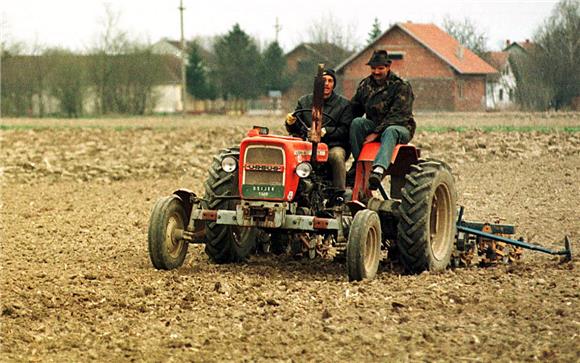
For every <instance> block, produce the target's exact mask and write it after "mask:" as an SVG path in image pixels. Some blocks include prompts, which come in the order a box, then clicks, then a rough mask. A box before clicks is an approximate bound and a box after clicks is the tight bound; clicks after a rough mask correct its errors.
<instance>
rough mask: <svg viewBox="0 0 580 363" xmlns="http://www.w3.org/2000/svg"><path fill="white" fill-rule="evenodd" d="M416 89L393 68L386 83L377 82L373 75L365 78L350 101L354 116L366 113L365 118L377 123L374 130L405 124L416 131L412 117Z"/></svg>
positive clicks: (410, 129)
mask: <svg viewBox="0 0 580 363" xmlns="http://www.w3.org/2000/svg"><path fill="white" fill-rule="evenodd" d="M414 99H415V96H414V95H413V90H412V89H411V85H410V84H409V83H408V82H407V81H404V80H403V79H401V78H399V77H398V76H397V75H396V74H394V73H393V72H392V71H390V72H389V74H388V75H387V78H386V79H385V81H383V82H377V81H376V80H375V79H374V78H373V76H372V75H370V76H368V77H366V78H364V79H363V80H362V81H361V82H360V83H359V85H358V88H357V90H356V94H355V95H354V96H353V98H352V100H351V104H352V112H353V116H354V117H360V116H362V115H363V114H366V118H367V119H369V120H372V121H374V122H375V124H376V128H375V130H374V132H376V133H378V134H381V133H382V132H383V131H384V130H385V129H386V128H387V127H388V126H391V125H401V126H405V127H406V128H407V129H408V130H409V132H410V133H411V138H413V135H414V133H415V127H416V125H415V120H414V119H413V100H414Z"/></svg>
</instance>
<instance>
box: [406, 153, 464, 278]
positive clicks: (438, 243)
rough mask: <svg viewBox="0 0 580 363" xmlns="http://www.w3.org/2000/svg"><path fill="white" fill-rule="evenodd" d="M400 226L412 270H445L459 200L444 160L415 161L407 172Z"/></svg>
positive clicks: (407, 260) (408, 262) (451, 247)
mask: <svg viewBox="0 0 580 363" xmlns="http://www.w3.org/2000/svg"><path fill="white" fill-rule="evenodd" d="M401 192H402V201H401V205H400V207H399V212H400V219H399V223H398V227H397V235H398V247H399V251H400V252H401V259H402V262H403V264H404V265H405V267H406V268H407V270H408V271H410V272H413V273H419V272H422V271H425V270H429V271H442V270H444V269H446V268H447V266H448V265H449V262H450V260H451V254H452V252H453V247H454V245H455V230H456V226H455V224H456V216H455V213H456V206H455V204H456V200H457V194H456V191H455V183H454V180H453V175H452V174H451V169H450V168H449V166H448V165H447V164H445V163H444V162H442V161H437V160H428V161H422V162H419V164H417V165H413V166H412V169H411V172H410V173H409V174H408V175H407V176H406V182H405V186H404V187H403V189H402V191H401Z"/></svg>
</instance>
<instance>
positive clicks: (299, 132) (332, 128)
mask: <svg viewBox="0 0 580 363" xmlns="http://www.w3.org/2000/svg"><path fill="white" fill-rule="evenodd" d="M300 109H308V110H310V109H312V94H308V95H304V96H302V97H300V99H299V100H298V104H297V105H296V110H300ZM322 111H323V112H324V113H326V114H328V115H330V116H331V117H332V118H333V119H334V120H335V121H336V124H334V123H332V122H331V123H330V124H328V125H325V126H324V127H325V128H326V135H324V136H323V137H322V142H324V143H325V144H327V145H328V147H334V146H341V147H343V148H344V149H345V150H347V153H348V152H349V150H350V143H349V138H348V131H349V129H350V123H351V122H352V119H353V117H352V108H351V106H350V102H348V100H347V99H346V98H344V97H342V96H341V95H339V94H337V93H335V92H332V94H331V95H330V97H328V99H326V100H324V105H323V107H322ZM297 116H298V117H300V118H301V119H302V120H303V121H304V123H305V124H306V125H307V126H308V127H310V126H311V125H312V112H310V111H304V112H300V113H299V114H298V115H297ZM328 122H329V120H328V118H327V117H324V116H323V117H322V123H323V124H326V123H328ZM286 130H288V132H289V133H290V134H291V135H293V136H298V137H301V138H304V139H305V138H306V137H307V135H306V130H304V127H303V126H302V124H301V123H300V122H299V121H296V122H295V123H294V124H292V125H286Z"/></svg>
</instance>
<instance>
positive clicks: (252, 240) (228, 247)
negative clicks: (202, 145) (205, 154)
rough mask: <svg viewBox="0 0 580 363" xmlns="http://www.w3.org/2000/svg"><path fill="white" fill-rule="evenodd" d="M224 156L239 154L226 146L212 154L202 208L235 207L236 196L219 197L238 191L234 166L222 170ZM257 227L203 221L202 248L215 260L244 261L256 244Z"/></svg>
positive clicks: (229, 208) (231, 208)
mask: <svg viewBox="0 0 580 363" xmlns="http://www.w3.org/2000/svg"><path fill="white" fill-rule="evenodd" d="M226 156H234V157H236V158H239V150H237V149H227V150H225V151H223V152H221V153H220V154H219V155H217V156H214V158H213V161H212V163H211V165H210V168H209V170H208V178H207V180H206V181H205V184H204V186H205V196H204V200H205V203H204V208H207V209H212V210H218V209H222V210H224V209H225V210H235V209H236V204H237V202H238V200H236V199H227V198H220V197H224V196H235V195H237V194H238V172H239V171H238V170H236V171H234V172H233V173H227V172H225V171H224V170H223V169H222V167H221V162H222V159H223V158H224V157H226ZM256 234H257V229H256V228H251V227H238V226H229V225H223V224H217V223H215V222H213V221H212V222H206V225H205V237H206V243H205V252H206V254H207V255H208V256H209V258H210V259H211V260H212V261H214V262H216V263H231V262H241V261H244V260H245V259H246V258H247V257H248V256H249V255H250V253H251V252H252V250H253V249H254V248H255V246H256Z"/></svg>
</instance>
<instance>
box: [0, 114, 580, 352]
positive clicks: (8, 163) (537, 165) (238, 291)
mask: <svg viewBox="0 0 580 363" xmlns="http://www.w3.org/2000/svg"><path fill="white" fill-rule="evenodd" d="M417 119H418V123H419V125H427V126H429V127H431V129H428V128H424V129H423V130H420V131H419V132H418V133H417V134H416V135H415V139H414V140H413V142H414V143H415V144H416V145H418V146H419V147H421V148H422V152H423V155H425V156H430V157H434V158H438V159H442V160H445V161H447V162H448V163H449V164H450V165H451V166H452V168H453V174H454V176H455V180H456V184H457V190H458V194H459V203H460V204H461V205H463V206H465V213H466V216H465V217H466V219H469V220H481V221H488V222H495V221H497V220H500V221H501V222H502V223H508V224H514V225H515V226H516V231H517V236H523V237H524V238H526V240H530V241H531V242H533V243H537V244H540V245H542V246H545V247H548V248H552V249H562V248H563V243H562V239H563V237H564V235H568V236H569V237H570V239H571V241H572V248H573V250H575V251H580V223H579V222H580V219H579V217H580V132H578V131H574V130H578V125H579V124H580V116H579V115H578V114H563V115H559V114H552V115H545V114H492V115H491V116H490V115H477V114H464V115H459V116H458V115H447V116H446V115H445V114H437V115H424V116H423V117H422V116H421V115H419V116H418V117H417ZM449 120H451V121H452V122H451V124H449V123H446V122H447V121H449ZM506 120H507V121H508V122H505V121H506ZM280 123H281V121H280V120H278V119H275V118H260V119H250V118H232V119H228V118H223V117H205V118H203V117H195V118H188V119H185V120H182V119H180V118H153V119H136V118H131V119H125V120H123V119H103V120H18V119H4V120H2V122H1V124H2V129H1V131H0V132H1V134H0V135H1V152H0V165H1V167H2V175H1V178H2V185H1V188H2V189H1V194H0V197H1V205H0V207H1V214H0V216H1V225H0V248H1V250H0V264H1V270H0V272H1V278H0V293H1V299H0V324H1V325H0V344H1V348H0V361H3V362H36V361H37V362H85V361H107V362H124V361H127V362H130V361H146V362H194V361H195V362H199V361H209V362H212V361H308V362H310V361H320V362H337V361H348V362H350V361H354V362H405V361H409V362H421V361H428V362H432V361H469V362H471V361H481V362H490V361H500V362H506V361H537V360H540V361H557V362H578V361H580V308H579V302H580V263H579V262H578V261H579V260H578V258H577V257H576V259H573V260H572V262H568V263H560V259H559V258H558V257H555V256H550V255H545V254H541V253H538V252H532V251H525V252H524V255H523V259H522V260H521V261H519V262H518V263H516V264H513V265H499V266H495V267H488V268H480V267H473V268H458V269H450V270H448V271H446V272H445V273H441V274H433V273H423V274H420V275H405V274H401V273H400V272H399V271H400V268H399V267H398V266H397V264H396V262H394V263H384V264H382V265H381V267H380V271H379V274H378V276H377V278H376V279H375V280H373V281H363V282H360V283H349V282H348V279H347V275H346V270H345V266H344V265H343V264H341V263H337V262H332V261H329V260H321V259H315V260H302V259H295V258H290V257H277V256H273V255H256V256H252V257H251V258H250V259H249V261H247V262H246V263H242V264H233V265H217V264H213V263H211V262H210V261H209V260H208V258H207V256H206V255H205V253H204V251H203V246H201V245H192V246H190V248H189V253H188V256H187V259H186V264H185V265H184V266H182V267H181V268H179V269H176V270H172V271H157V270H155V269H154V268H153V267H152V265H151V262H150V261H149V257H148V251H147V227H148V219H149V214H150V211H151V208H152V206H153V204H154V203H155V201H156V200H157V199H158V198H159V197H161V196H164V195H168V194H170V193H171V192H172V191H173V190H175V189H177V188H180V187H186V188H189V189H192V190H194V191H196V192H198V193H200V194H202V193H203V181H204V179H205V177H206V168H207V166H208V164H209V162H210V160H211V158H212V156H213V155H214V154H216V153H217V152H218V151H219V149H220V148H223V147H228V146H232V145H235V144H236V143H238V142H239V141H240V140H241V138H242V137H243V135H244V134H245V131H246V130H247V129H248V128H249V127H250V126H251V125H253V124H265V125H268V126H271V127H272V128H273V129H275V130H276V131H279V132H281V131H282V130H281V128H280V127H279V126H277V125H279V124H280ZM475 125H480V126H481V125H484V126H485V125H487V126H490V125H501V126H502V128H499V129H493V128H491V129H489V130H491V131H488V129H485V128H484V127H479V128H474V126H475ZM552 125H556V127H553V128H552V127H551V126H552ZM438 126H452V127H454V129H443V128H442V129H440V130H438V129H437V127H438ZM528 126H529V127H530V128H529V129H527V127H528ZM544 126H548V127H547V128H546V127H544ZM518 127H524V128H518ZM567 127H568V128H567ZM570 127H571V128H572V131H570ZM565 128H567V129H566V130H565ZM442 130H443V131H442ZM445 130H446V131H445ZM494 130H495V131H494Z"/></svg>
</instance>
